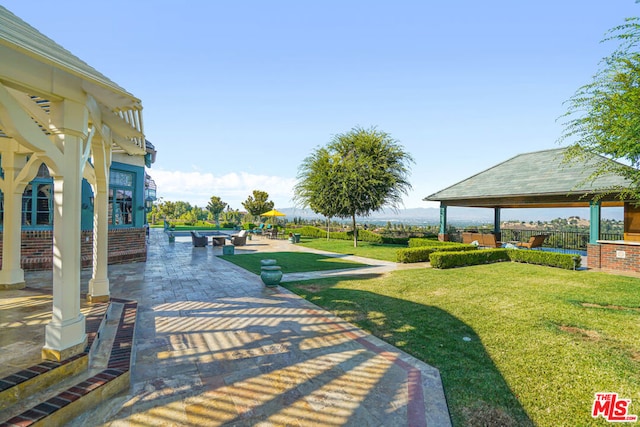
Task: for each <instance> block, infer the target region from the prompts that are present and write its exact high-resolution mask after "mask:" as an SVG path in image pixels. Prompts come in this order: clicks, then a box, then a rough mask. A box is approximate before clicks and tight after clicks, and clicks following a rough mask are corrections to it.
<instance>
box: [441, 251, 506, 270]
mask: <svg viewBox="0 0 640 427" xmlns="http://www.w3.org/2000/svg"><path fill="white" fill-rule="evenodd" d="M429 261H430V262H431V267H433V268H453V267H462V266H465V265H478V264H488V263H492V262H502V261H509V255H508V254H507V250H506V249H481V250H477V251H472V252H448V251H445V250H442V251H438V252H434V253H432V254H431V255H429Z"/></svg>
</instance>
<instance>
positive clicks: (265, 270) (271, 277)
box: [260, 259, 282, 287]
mask: <svg viewBox="0 0 640 427" xmlns="http://www.w3.org/2000/svg"><path fill="white" fill-rule="evenodd" d="M260 265H261V267H260V278H261V279H262V282H263V283H264V284H265V286H268V287H273V286H278V284H279V283H280V280H282V271H281V270H280V268H281V267H280V266H278V265H276V260H275V259H263V260H261V261H260Z"/></svg>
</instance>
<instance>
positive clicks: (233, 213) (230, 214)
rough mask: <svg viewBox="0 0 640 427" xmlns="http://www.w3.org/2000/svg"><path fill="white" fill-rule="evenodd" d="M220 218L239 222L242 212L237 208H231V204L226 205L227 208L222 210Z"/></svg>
mask: <svg viewBox="0 0 640 427" xmlns="http://www.w3.org/2000/svg"><path fill="white" fill-rule="evenodd" d="M221 216H222V220H223V221H224V222H233V223H235V224H237V223H239V222H240V220H241V219H242V214H241V213H240V210H239V209H231V206H228V205H227V210H226V211H224V212H222V215H221Z"/></svg>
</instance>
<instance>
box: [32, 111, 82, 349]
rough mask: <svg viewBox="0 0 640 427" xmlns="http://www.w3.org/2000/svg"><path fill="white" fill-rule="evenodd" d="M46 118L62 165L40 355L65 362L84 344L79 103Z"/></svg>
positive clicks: (56, 189)
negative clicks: (49, 306) (56, 134)
mask: <svg viewBox="0 0 640 427" xmlns="http://www.w3.org/2000/svg"><path fill="white" fill-rule="evenodd" d="M51 116H52V119H53V121H54V123H55V125H57V128H58V129H60V130H61V131H62V132H63V135H62V136H61V137H60V138H61V144H62V146H63V150H64V151H63V155H62V164H60V165H57V166H58V167H57V168H56V170H55V173H54V174H53V199H54V205H53V212H54V214H53V313H52V319H51V321H50V322H49V323H48V324H47V325H46V327H45V344H44V347H43V349H42V357H43V358H44V359H49V360H64V359H66V358H68V357H71V356H74V355H76V354H78V353H80V352H82V351H83V350H84V348H85V346H86V341H87V335H86V333H85V317H84V315H83V314H82V313H81V312H80V271H81V268H82V265H81V259H80V258H81V251H80V240H81V233H80V219H81V218H80V217H81V194H82V171H83V168H84V163H85V162H84V159H83V151H84V150H83V145H84V144H83V138H82V136H85V137H86V131H87V112H86V109H85V108H84V105H82V104H79V103H75V102H71V101H66V100H65V101H62V102H59V103H55V104H52V106H51Z"/></svg>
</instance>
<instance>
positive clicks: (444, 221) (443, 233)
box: [438, 203, 449, 242]
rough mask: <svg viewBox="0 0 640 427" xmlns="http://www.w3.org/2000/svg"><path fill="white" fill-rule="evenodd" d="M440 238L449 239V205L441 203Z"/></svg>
mask: <svg viewBox="0 0 640 427" xmlns="http://www.w3.org/2000/svg"><path fill="white" fill-rule="evenodd" d="M438 240H440V241H441V242H446V241H448V240H449V235H448V234H447V205H445V204H444V203H440V231H439V233H438Z"/></svg>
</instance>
